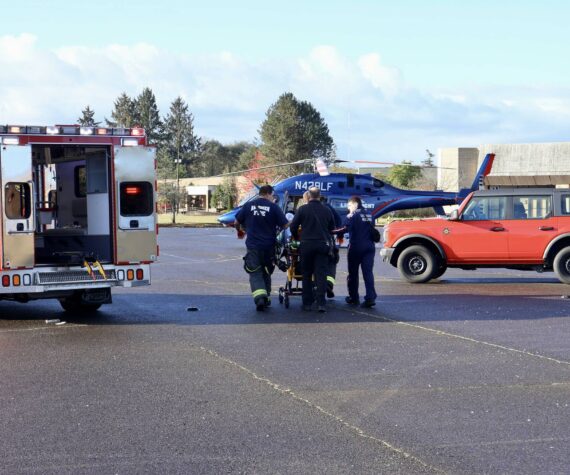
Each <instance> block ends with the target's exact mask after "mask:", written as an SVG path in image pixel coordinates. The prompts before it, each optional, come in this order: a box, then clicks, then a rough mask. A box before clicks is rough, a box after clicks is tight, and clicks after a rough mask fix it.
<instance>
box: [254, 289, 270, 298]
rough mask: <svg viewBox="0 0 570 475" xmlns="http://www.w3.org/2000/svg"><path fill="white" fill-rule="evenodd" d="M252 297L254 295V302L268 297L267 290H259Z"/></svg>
mask: <svg viewBox="0 0 570 475" xmlns="http://www.w3.org/2000/svg"><path fill="white" fill-rule="evenodd" d="M251 295H253V300H255V299H257V298H259V297H267V290H265V289H257V290H254V291H253V292H252V293H251Z"/></svg>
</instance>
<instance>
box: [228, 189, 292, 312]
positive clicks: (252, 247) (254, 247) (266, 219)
mask: <svg viewBox="0 0 570 475" xmlns="http://www.w3.org/2000/svg"><path fill="white" fill-rule="evenodd" d="M236 221H237V222H238V223H239V224H241V225H243V226H244V227H245V229H246V232H247V238H246V240H245V246H246V248H247V253H246V255H245V257H244V258H243V260H244V269H245V271H246V272H247V273H248V274H249V283H250V286H251V293H252V296H253V300H254V302H255V305H256V307H257V309H258V310H263V308H265V307H267V306H269V303H270V300H269V295H270V293H271V274H272V273H273V269H274V268H275V264H274V257H275V240H276V236H277V231H278V230H280V229H282V228H283V227H284V226H285V225H286V224H288V221H287V218H286V217H285V215H284V214H283V211H282V210H281V208H280V207H279V206H277V205H276V204H275V203H273V202H271V201H269V200H267V199H265V198H261V197H259V198H257V199H255V200H253V201H249V202H248V203H246V204H245V205H243V207H242V208H241V209H240V211H239V212H238V214H237V216H236Z"/></svg>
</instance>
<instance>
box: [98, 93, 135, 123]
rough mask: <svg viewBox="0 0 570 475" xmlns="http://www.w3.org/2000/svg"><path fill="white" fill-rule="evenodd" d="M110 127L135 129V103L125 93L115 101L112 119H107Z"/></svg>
mask: <svg viewBox="0 0 570 475" xmlns="http://www.w3.org/2000/svg"><path fill="white" fill-rule="evenodd" d="M105 121H106V122H107V126H109V127H133V126H135V125H136V124H135V121H136V110H135V102H134V101H133V100H132V99H131V98H130V97H129V96H128V95H127V93H126V92H123V93H122V94H121V95H120V96H119V97H118V98H117V100H116V101H115V108H114V109H113V112H111V119H110V120H109V119H107V118H105Z"/></svg>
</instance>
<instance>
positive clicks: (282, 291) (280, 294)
mask: <svg viewBox="0 0 570 475" xmlns="http://www.w3.org/2000/svg"><path fill="white" fill-rule="evenodd" d="M284 292H285V289H284V288H283V287H279V303H281V304H282V303H283V300H285V298H284V297H283V293H284Z"/></svg>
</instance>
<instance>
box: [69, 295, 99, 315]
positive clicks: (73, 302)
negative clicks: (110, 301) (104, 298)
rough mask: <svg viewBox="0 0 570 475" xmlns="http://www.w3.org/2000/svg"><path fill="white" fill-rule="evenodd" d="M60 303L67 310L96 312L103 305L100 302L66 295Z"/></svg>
mask: <svg viewBox="0 0 570 475" xmlns="http://www.w3.org/2000/svg"><path fill="white" fill-rule="evenodd" d="M59 304H60V305H61V307H62V308H63V309H64V310H65V311H66V312H82V313H92V312H96V311H97V310H99V308H100V307H101V304H100V303H84V302H81V301H80V300H79V299H77V298H76V297H65V298H62V299H59Z"/></svg>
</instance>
